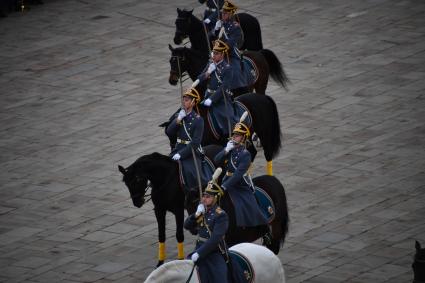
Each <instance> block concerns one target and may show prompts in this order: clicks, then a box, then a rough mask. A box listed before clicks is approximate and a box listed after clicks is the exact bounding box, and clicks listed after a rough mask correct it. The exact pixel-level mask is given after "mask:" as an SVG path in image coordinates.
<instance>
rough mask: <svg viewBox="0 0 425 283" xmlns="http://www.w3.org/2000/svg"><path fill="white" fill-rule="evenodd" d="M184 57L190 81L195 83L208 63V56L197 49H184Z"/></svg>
mask: <svg viewBox="0 0 425 283" xmlns="http://www.w3.org/2000/svg"><path fill="white" fill-rule="evenodd" d="M185 53H186V54H185V57H186V59H187V61H188V66H187V73H188V74H189V77H190V79H191V80H192V81H195V80H196V79H197V78H198V76H199V74H200V73H201V72H202V71H203V70H204V68H205V67H206V65H207V63H208V55H205V54H203V53H202V52H200V51H199V50H197V49H194V48H186V49H185Z"/></svg>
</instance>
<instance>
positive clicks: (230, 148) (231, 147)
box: [224, 141, 235, 153]
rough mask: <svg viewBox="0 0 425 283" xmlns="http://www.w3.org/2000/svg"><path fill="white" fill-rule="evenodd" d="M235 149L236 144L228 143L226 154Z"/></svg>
mask: <svg viewBox="0 0 425 283" xmlns="http://www.w3.org/2000/svg"><path fill="white" fill-rule="evenodd" d="M234 147H235V143H234V142H233V141H228V142H227V145H226V148H225V149H224V151H225V152H227V153H228V152H230V151H231V150H232V149H233V148H234Z"/></svg>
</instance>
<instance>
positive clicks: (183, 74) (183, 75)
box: [170, 55, 189, 87]
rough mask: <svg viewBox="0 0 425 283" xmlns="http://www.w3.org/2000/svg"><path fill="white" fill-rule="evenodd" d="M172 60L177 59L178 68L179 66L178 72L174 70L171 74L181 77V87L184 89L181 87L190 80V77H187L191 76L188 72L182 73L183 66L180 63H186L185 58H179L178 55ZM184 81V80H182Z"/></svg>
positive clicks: (173, 56)
mask: <svg viewBox="0 0 425 283" xmlns="http://www.w3.org/2000/svg"><path fill="white" fill-rule="evenodd" d="M171 58H176V59H177V66H178V69H179V70H178V71H175V70H173V69H171V70H170V73H172V74H173V75H178V76H179V78H180V87H182V86H181V83H182V82H185V81H187V80H188V79H189V77H186V76H189V74H188V73H187V71H184V72H183V73H182V71H181V67H180V66H181V64H180V62H182V63H183V62H184V61H185V57H184V56H183V57H182V56H178V55H172V56H171ZM183 77H186V78H185V79H183ZM182 79H183V80H182Z"/></svg>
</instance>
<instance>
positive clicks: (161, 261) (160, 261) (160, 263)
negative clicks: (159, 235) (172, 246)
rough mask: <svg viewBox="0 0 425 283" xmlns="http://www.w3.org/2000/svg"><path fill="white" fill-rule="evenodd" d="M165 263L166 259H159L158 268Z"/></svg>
mask: <svg viewBox="0 0 425 283" xmlns="http://www.w3.org/2000/svg"><path fill="white" fill-rule="evenodd" d="M163 264H164V261H163V260H158V263H157V265H156V268H158V267H160V266H161V265H163Z"/></svg>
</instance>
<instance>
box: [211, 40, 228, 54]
mask: <svg viewBox="0 0 425 283" xmlns="http://www.w3.org/2000/svg"><path fill="white" fill-rule="evenodd" d="M228 50H229V46H228V45H227V44H226V43H225V42H224V41H222V40H220V39H217V40H216V41H214V47H213V51H217V52H221V53H227V52H228Z"/></svg>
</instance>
